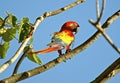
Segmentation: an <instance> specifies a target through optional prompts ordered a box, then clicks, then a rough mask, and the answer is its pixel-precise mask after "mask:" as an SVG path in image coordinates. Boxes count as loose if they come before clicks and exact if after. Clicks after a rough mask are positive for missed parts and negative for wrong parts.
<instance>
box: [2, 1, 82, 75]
mask: <svg viewBox="0 0 120 83" xmlns="http://www.w3.org/2000/svg"><path fill="white" fill-rule="evenodd" d="M82 2H84V0H77V1H76V2H73V3H71V4H69V5H67V6H65V7H63V8H60V9H58V10H55V11H52V12H46V13H44V14H43V15H42V16H40V17H38V18H37V19H36V21H35V23H34V25H33V27H32V29H31V32H30V34H29V35H28V37H27V38H26V39H25V40H24V41H23V43H22V44H21V46H20V47H19V48H18V50H17V51H16V53H15V54H14V55H13V57H12V58H11V59H9V60H8V61H7V62H5V63H4V64H3V65H1V66H0V73H2V72H3V71H4V70H5V69H7V68H8V67H9V66H10V65H11V64H12V63H14V62H15V61H16V59H17V58H18V57H19V56H20V54H21V53H22V51H23V49H24V47H25V46H26V44H27V43H28V41H29V40H30V38H31V36H32V34H33V33H34V32H35V30H36V28H37V27H38V25H39V24H40V23H41V22H42V21H43V20H44V19H45V18H46V17H49V16H53V15H56V14H59V13H62V12H64V11H66V10H68V9H70V8H72V7H74V6H76V5H78V4H80V3H82Z"/></svg>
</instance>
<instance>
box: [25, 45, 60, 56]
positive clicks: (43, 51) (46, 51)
mask: <svg viewBox="0 0 120 83" xmlns="http://www.w3.org/2000/svg"><path fill="white" fill-rule="evenodd" d="M59 49H60V46H54V47H49V48H45V49H43V50H38V51H34V52H28V53H27V54H45V53H49V52H53V51H56V50H59Z"/></svg>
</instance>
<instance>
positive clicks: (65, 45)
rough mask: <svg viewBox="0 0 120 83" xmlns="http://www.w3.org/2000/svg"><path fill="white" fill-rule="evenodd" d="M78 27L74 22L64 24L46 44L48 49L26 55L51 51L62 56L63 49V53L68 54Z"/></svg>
mask: <svg viewBox="0 0 120 83" xmlns="http://www.w3.org/2000/svg"><path fill="white" fill-rule="evenodd" d="M79 27H80V26H79V24H78V23H77V22H75V21H67V22H65V23H64V24H63V25H62V27H61V29H60V31H58V32H54V33H53V36H52V38H51V42H50V43H49V44H47V46H48V48H45V49H43V50H38V51H33V52H28V53H27V54H45V53H49V52H53V51H58V54H59V55H62V50H63V49H65V51H66V52H65V53H67V52H70V50H71V49H70V46H71V45H72V43H73V42H74V40H75V34H76V33H77V32H78V30H79Z"/></svg>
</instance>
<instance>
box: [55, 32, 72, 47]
mask: <svg viewBox="0 0 120 83" xmlns="http://www.w3.org/2000/svg"><path fill="white" fill-rule="evenodd" d="M53 38H54V39H56V40H58V41H62V42H64V43H65V44H66V45H69V44H71V43H72V42H73V41H74V34H73V33H72V32H71V31H68V30H65V31H62V32H56V33H54V37H53Z"/></svg>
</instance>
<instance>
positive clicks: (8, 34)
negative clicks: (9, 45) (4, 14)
mask: <svg viewBox="0 0 120 83" xmlns="http://www.w3.org/2000/svg"><path fill="white" fill-rule="evenodd" d="M15 36H16V29H13V28H10V29H7V30H6V32H5V33H4V34H3V35H2V39H3V40H4V41H6V42H9V41H11V40H12V39H13V38H15Z"/></svg>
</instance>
